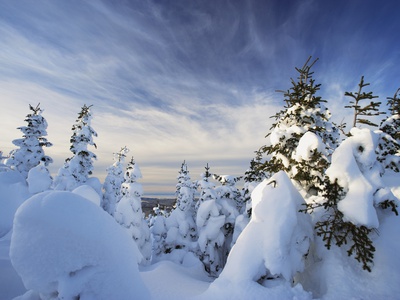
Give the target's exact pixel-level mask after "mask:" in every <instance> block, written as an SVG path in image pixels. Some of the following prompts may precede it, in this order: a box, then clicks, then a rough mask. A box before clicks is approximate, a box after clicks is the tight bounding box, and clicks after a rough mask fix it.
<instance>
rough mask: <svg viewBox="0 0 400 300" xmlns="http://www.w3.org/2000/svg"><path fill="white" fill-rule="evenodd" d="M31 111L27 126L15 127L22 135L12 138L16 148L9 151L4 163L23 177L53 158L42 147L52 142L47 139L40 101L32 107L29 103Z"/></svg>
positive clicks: (48, 145)
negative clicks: (18, 137) (19, 137)
mask: <svg viewBox="0 0 400 300" xmlns="http://www.w3.org/2000/svg"><path fill="white" fill-rule="evenodd" d="M29 109H30V110H31V113H29V114H28V115H27V116H26V118H25V122H27V123H28V124H27V126H21V127H18V128H17V129H19V130H21V131H22V133H23V137H22V138H21V139H16V140H13V144H14V145H15V146H17V147H19V148H18V149H15V150H12V151H11V152H10V155H9V158H7V159H6V160H5V164H6V165H8V166H9V167H11V168H12V169H15V170H17V171H19V172H20V173H21V175H22V176H24V177H25V178H27V177H28V173H29V170H31V169H32V168H34V167H36V166H37V165H39V163H40V162H42V163H43V165H44V167H46V166H48V165H49V163H52V162H53V160H52V159H51V158H50V157H49V156H47V155H45V154H44V150H43V147H50V146H52V144H51V143H50V142H49V141H47V139H46V138H45V136H46V135H47V131H46V130H47V121H46V119H45V118H44V117H43V116H42V112H43V110H42V109H41V108H40V103H39V104H38V105H37V106H36V107H33V106H32V105H29Z"/></svg>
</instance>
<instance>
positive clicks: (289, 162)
mask: <svg viewBox="0 0 400 300" xmlns="http://www.w3.org/2000/svg"><path fill="white" fill-rule="evenodd" d="M310 59H311V57H310V58H309V59H308V60H307V61H306V63H305V64H304V66H303V67H302V68H296V70H297V72H298V73H299V77H298V80H297V81H295V80H293V79H292V80H291V81H292V87H291V88H290V89H289V90H288V91H287V92H284V96H285V99H284V101H285V103H286V104H285V106H284V109H283V110H281V111H279V112H278V113H276V114H275V115H274V116H273V117H274V118H275V120H276V122H275V123H274V124H273V125H272V127H271V130H272V131H271V133H270V134H268V135H267V136H269V137H270V145H267V146H263V147H262V148H261V149H260V151H261V152H263V153H265V154H266V155H268V156H269V159H267V161H266V162H265V163H264V164H263V166H262V170H263V171H265V172H267V173H269V174H274V173H277V172H278V171H280V170H284V171H286V172H287V173H288V174H289V176H290V178H292V179H295V180H296V181H297V182H298V183H300V186H301V187H302V188H303V189H304V190H305V191H306V192H309V191H313V193H314V191H316V192H318V191H319V189H320V185H321V183H322V181H323V172H324V170H325V169H326V167H327V165H328V161H329V156H330V155H331V153H332V151H333V150H334V149H335V148H336V147H337V143H338V140H339V130H338V129H337V128H336V127H335V126H334V125H333V124H332V123H331V122H330V121H329V119H330V117H331V113H330V112H329V110H328V109H327V108H326V107H325V106H324V105H323V103H324V102H326V100H322V98H321V97H320V96H317V95H316V93H317V92H318V90H319V89H320V84H316V83H315V80H314V79H313V77H312V75H313V72H311V67H312V66H313V65H314V63H315V62H316V60H315V61H314V62H312V63H311V64H309V62H310ZM306 132H312V133H314V134H315V135H316V136H318V137H319V138H320V139H321V141H322V143H323V145H324V153H326V155H325V154H324V153H321V152H319V151H315V152H314V153H312V157H313V158H312V159H311V160H306V161H304V160H302V159H301V157H298V156H297V157H293V155H294V154H295V151H296V149H297V146H298V145H299V141H300V139H301V137H302V136H303V135H304V134H305V133H306ZM315 150H317V149H315ZM310 170H312V172H310Z"/></svg>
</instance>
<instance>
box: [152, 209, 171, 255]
mask: <svg viewBox="0 0 400 300" xmlns="http://www.w3.org/2000/svg"><path fill="white" fill-rule="evenodd" d="M153 211H154V216H151V217H150V218H149V226H150V232H151V236H152V261H153V262H157V261H159V260H160V259H162V258H163V257H164V255H165V254H166V253H168V250H167V244H166V242H165V239H166V238H167V227H166V224H165V220H166V218H167V217H168V213H167V212H166V211H165V210H163V209H161V207H160V205H159V204H158V205H157V206H156V207H154V208H153Z"/></svg>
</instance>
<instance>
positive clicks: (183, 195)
mask: <svg viewBox="0 0 400 300" xmlns="http://www.w3.org/2000/svg"><path fill="white" fill-rule="evenodd" d="M177 179H178V184H177V185H176V189H177V200H176V205H175V208H174V210H173V211H172V212H171V214H170V215H169V216H168V218H167V219H166V221H165V224H166V228H167V236H166V239H165V242H166V252H167V253H172V254H171V255H170V256H171V257H172V259H173V260H174V261H176V262H179V263H182V262H183V259H184V257H185V255H186V254H187V253H188V252H193V253H194V252H195V251H196V245H197V232H196V224H195V212H194V209H193V208H194V207H193V200H194V188H193V183H192V181H191V179H190V175H189V171H188V169H187V164H186V162H185V161H184V162H183V163H182V166H181V169H180V171H179V175H178V176H177Z"/></svg>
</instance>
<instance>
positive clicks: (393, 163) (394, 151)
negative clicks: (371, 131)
mask: <svg viewBox="0 0 400 300" xmlns="http://www.w3.org/2000/svg"><path fill="white" fill-rule="evenodd" d="M399 93H400V89H398V90H397V91H396V93H395V94H394V96H393V97H388V104H389V111H390V115H388V116H387V117H386V118H385V119H384V120H382V122H381V124H380V126H379V129H380V130H381V131H382V133H381V140H380V142H379V144H378V148H377V152H378V160H379V161H380V162H381V163H382V164H383V166H384V167H385V168H386V169H392V170H393V171H395V172H399V171H400V97H399Z"/></svg>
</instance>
